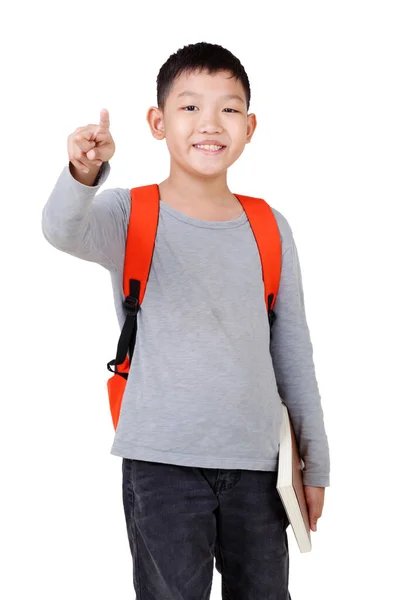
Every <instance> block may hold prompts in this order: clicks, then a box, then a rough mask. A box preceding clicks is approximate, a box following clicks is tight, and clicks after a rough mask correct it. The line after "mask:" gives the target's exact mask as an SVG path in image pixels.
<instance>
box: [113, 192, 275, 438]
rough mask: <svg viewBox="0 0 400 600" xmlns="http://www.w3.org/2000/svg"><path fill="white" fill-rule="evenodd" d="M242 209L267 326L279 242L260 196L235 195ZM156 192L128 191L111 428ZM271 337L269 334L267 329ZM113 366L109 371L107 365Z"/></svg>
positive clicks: (139, 298)
mask: <svg viewBox="0 0 400 600" xmlns="http://www.w3.org/2000/svg"><path fill="white" fill-rule="evenodd" d="M235 196H236V198H238V200H239V201H240V203H241V204H242V206H243V209H244V211H245V212H246V215H247V218H248V220H249V222H250V226H251V228H252V231H253V234H254V237H255V239H256V243H257V246H258V251H259V253H260V259H261V267H262V276H263V281H264V296H265V305H266V310H267V313H268V320H269V324H270V329H272V325H273V323H274V321H275V319H276V315H275V313H274V311H273V310H272V309H273V307H274V305H275V301H276V295H277V293H278V288H279V281H280V274H281V258H282V251H281V241H280V234H279V228H278V224H277V222H276V219H275V217H274V214H273V212H272V209H271V207H270V206H269V204H267V202H265V200H263V199H261V198H252V197H251V196H242V195H240V194H235ZM159 200H160V195H159V189H158V185H157V184H151V185H145V186H141V187H136V188H132V189H131V211H130V218H129V224H128V229H127V239H126V246H125V262H124V274H123V290H124V295H125V301H124V304H123V306H124V309H125V313H126V320H125V323H124V326H123V328H122V330H121V335H120V338H119V342H118V348H117V355H116V358H115V359H113V360H111V361H110V362H109V363H107V369H108V370H109V371H111V372H112V373H114V375H113V376H112V377H110V378H109V379H108V381H107V389H108V396H109V403H110V411H111V417H112V421H113V425H114V429H116V428H117V425H118V420H119V415H120V410H121V405H122V398H123V395H124V391H125V387H126V382H127V379H128V375H129V368H130V364H131V361H132V356H133V351H134V347H135V342H136V331H137V313H138V311H139V310H140V306H141V304H142V302H143V298H144V295H145V292H146V285H147V280H148V276H149V272H150V267H151V262H152V258H153V251H154V244H155V239H156V235H157V227H158V215H159V209H160V202H159ZM271 337H272V332H271ZM111 365H114V366H115V371H114V370H113V369H112V368H111Z"/></svg>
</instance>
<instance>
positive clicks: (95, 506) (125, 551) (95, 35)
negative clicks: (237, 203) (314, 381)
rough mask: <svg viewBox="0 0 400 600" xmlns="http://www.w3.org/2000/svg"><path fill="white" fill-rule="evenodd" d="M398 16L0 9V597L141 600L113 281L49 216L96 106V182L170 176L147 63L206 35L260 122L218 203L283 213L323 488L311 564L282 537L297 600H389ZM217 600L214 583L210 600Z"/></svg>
mask: <svg viewBox="0 0 400 600" xmlns="http://www.w3.org/2000/svg"><path fill="white" fill-rule="evenodd" d="M10 7H11V8H10ZM398 10H399V4H398V2H385V1H383V0H380V1H379V2H369V1H365V0H364V1H362V2H361V1H359V2H356V1H351V0H346V1H338V0H336V1H335V2H325V1H314V2H310V1H303V2H262V3H261V2H254V1H248V2H241V3H235V2H215V0H214V1H213V2H208V1H206V0H202V1H201V2H192V3H189V2H176V1H175V2H174V1H170V2H154V1H153V2H146V3H136V2H122V1H120V0H114V1H113V2H100V1H98V0H97V1H96V2H94V1H88V2H84V1H82V0H79V1H77V0H69V1H68V2H64V3H61V2H54V3H50V2H49V3H47V2H44V1H43V0H38V1H36V2H33V3H28V2H19V3H14V4H12V5H11V4H10V3H9V4H8V7H7V9H5V10H4V9H3V14H2V18H1V19H0V20H1V36H0V39H1V58H2V69H1V73H2V74H1V77H2V80H3V81H2V83H3V85H2V92H1V97H0V98H1V99H0V101H1V122H2V123H1V145H0V152H1V156H0V158H1V211H2V213H1V236H0V238H1V274H2V281H1V289H2V294H1V309H2V310H1V358H2V373H3V378H2V385H1V419H0V427H1V431H0V444H1V448H0V451H1V452H0V460H1V480H0V485H1V488H2V491H1V494H0V502H1V510H0V519H1V523H0V544H1V546H0V551H1V561H0V564H1V572H2V573H1V578H0V596H1V597H2V598H4V600H17V599H18V600H22V599H23V598H40V599H41V600H48V599H51V600H55V599H57V600H67V599H68V600H69V599H71V598H74V600H92V599H93V600H94V599H96V600H103V599H104V600H105V599H107V600H109V599H111V598H114V599H118V600H123V599H126V600H130V599H132V598H133V587H132V581H131V579H132V577H131V557H130V553H129V547H128V540H127V536H126V530H125V522H124V515H123V507H122V487H121V486H122V483H121V482H122V473H121V461H122V459H120V458H118V457H115V456H112V455H111V454H110V453H109V451H110V448H111V445H112V441H113V434H114V430H113V427H112V422H111V416H110V413H109V408H108V397H107V390H106V381H107V378H108V376H109V375H111V374H110V373H109V371H107V369H106V364H107V362H108V361H109V360H111V359H112V358H114V357H115V350H116V346H117V341H118V336H119V330H118V323H117V319H116V316H115V312H114V304H113V298H112V293H111V283H110V278H109V275H108V273H107V271H105V270H104V269H103V268H102V267H99V266H98V265H96V264H93V263H88V262H85V261H82V260H78V259H76V258H73V257H71V256H69V255H67V254H65V253H62V252H60V251H58V250H56V249H54V248H53V247H52V246H50V245H49V244H48V243H47V242H46V240H45V239H44V237H43V235H42V232H41V212H42V209H43V206H44V204H45V203H46V201H47V199H48V197H49V195H50V193H51V191H52V189H53V187H54V185H55V183H56V180H57V178H58V176H59V174H60V173H61V170H62V169H63V168H64V166H65V165H67V163H68V157H67V136H68V135H69V134H70V133H71V132H72V131H74V130H75V129H76V128H77V127H79V126H83V125H86V124H88V123H97V121H98V118H99V114H100V110H101V108H103V107H105V108H107V109H108V110H109V112H110V120H111V132H112V134H113V137H114V140H115V142H116V153H115V155H114V157H113V158H112V160H111V174H110V176H109V179H108V180H107V182H106V184H105V186H104V187H105V188H112V187H135V186H139V185H144V184H147V183H154V182H161V181H162V179H164V178H165V177H166V176H167V175H168V167H169V155H168V151H167V148H166V144H165V141H162V142H158V141H156V140H155V139H154V138H153V137H152V136H151V134H150V130H149V128H148V125H147V123H146V121H145V115H146V111H147V109H148V107H149V106H151V105H155V104H156V76H157V73H158V70H159V68H160V67H161V65H162V64H163V63H164V62H165V61H166V60H167V58H168V57H169V55H170V54H172V53H174V52H175V51H176V50H178V48H180V47H182V46H183V45H186V44H189V43H194V42H198V41H207V42H212V43H218V44H221V45H223V46H225V47H227V48H228V49H229V50H231V51H232V52H233V53H234V54H235V55H236V56H237V57H238V58H239V59H240V60H241V62H242V64H243V65H244V67H245V69H246V71H247V74H248V76H249V79H250V85H251V93H252V99H251V104H250V112H255V113H256V115H257V119H258V128H257V130H256V132H255V135H254V137H253V140H252V142H251V144H249V145H247V146H246V148H245V151H244V153H243V154H242V156H241V157H240V159H239V160H238V161H237V163H235V164H234V165H233V166H232V167H231V169H230V171H229V175H228V183H229V186H230V189H231V191H232V192H233V193H241V194H247V195H255V196H260V197H263V198H264V199H265V200H267V202H269V203H270V204H271V205H272V206H273V207H275V208H277V209H278V210H279V211H281V212H282V213H283V215H284V216H285V217H286V218H287V219H288V221H289V223H290V225H291V227H292V230H293V234H294V238H295V241H296V244H297V248H298V252H299V258H300V264H301V267H302V276H303V285H304V293H305V303H306V310H307V319H308V324H309V328H310V333H311V337H312V341H313V346H314V361H315V367H316V373H317V378H318V382H319V387H320V392H321V397H322V406H323V410H324V418H325V426H326V431H327V435H328V440H329V445H330V453H331V487H329V488H327V489H326V493H325V506H324V511H323V515H322V517H321V518H320V519H319V521H318V531H317V532H316V533H314V532H312V533H311V536H312V544H313V550H312V552H311V553H309V554H300V552H299V551H298V548H297V544H296V541H295V538H294V536H293V532H292V531H291V529H290V528H289V529H288V536H289V544H290V583H289V589H290V592H291V595H292V598H293V600H322V599H323V600H337V598H338V597H341V598H348V599H353V598H371V599H372V598H374V599H375V598H377V597H380V598H393V597H395V596H396V594H397V593H398V589H397V587H398V565H397V562H398V560H396V557H397V559H398V547H397V539H398V535H399V524H398V516H397V509H398V496H397V495H396V494H395V493H394V491H395V489H396V488H397V490H398V448H399V446H398V414H399V413H398V404H399V399H400V395H399V385H398V371H399V365H398V363H399V352H398V347H399V341H398V340H399V333H400V330H399V329H400V328H399V317H398V314H399V300H400V298H399V293H398V290H397V288H398V283H399V275H398V271H399V270H398V262H399V249H398V243H399V242H398V240H399V227H398V221H397V216H398V204H399V200H400V198H399V158H400V156H399V154H400V152H399V138H400V136H399V134H400V119H399V114H400V111H399V107H400V93H399V56H400V43H399V26H400V20H399V14H398ZM102 189H103V188H101V190H100V191H102ZM396 415H397V416H396ZM392 494H393V495H392ZM396 555H397V556H396ZM220 597H221V596H220V575H219V573H218V572H217V571H215V572H214V580H213V588H212V596H211V598H212V600H216V599H218V598H220ZM160 600H162V599H160Z"/></svg>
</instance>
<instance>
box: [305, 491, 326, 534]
mask: <svg viewBox="0 0 400 600" xmlns="http://www.w3.org/2000/svg"><path fill="white" fill-rule="evenodd" d="M304 495H305V497H306V502H307V507H308V519H309V521H310V528H311V529H312V531H317V520H318V519H319V518H320V516H321V515H322V509H323V506H324V498H325V488H324V487H316V486H313V485H305V486H304Z"/></svg>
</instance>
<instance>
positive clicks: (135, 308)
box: [123, 296, 139, 317]
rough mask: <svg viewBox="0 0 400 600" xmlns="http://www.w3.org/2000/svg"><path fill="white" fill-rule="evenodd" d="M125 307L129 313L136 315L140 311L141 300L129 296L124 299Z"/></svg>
mask: <svg viewBox="0 0 400 600" xmlns="http://www.w3.org/2000/svg"><path fill="white" fill-rule="evenodd" d="M123 307H124V309H125V310H126V312H127V314H128V315H130V316H132V317H135V316H136V315H137V314H138V312H139V300H138V299H137V298H135V297H134V296H127V297H126V298H125V300H124V303H123Z"/></svg>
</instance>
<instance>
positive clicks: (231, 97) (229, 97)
mask: <svg viewBox="0 0 400 600" xmlns="http://www.w3.org/2000/svg"><path fill="white" fill-rule="evenodd" d="M181 96H197V97H199V98H203V94H198V93H197V92H191V91H190V90H185V91H184V92H181V93H180V94H178V96H177V98H180V97H181ZM221 98H223V99H224V100H239V101H240V102H243V104H244V103H245V102H244V100H243V98H242V96H238V95H237V94H225V95H224V96H221Z"/></svg>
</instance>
